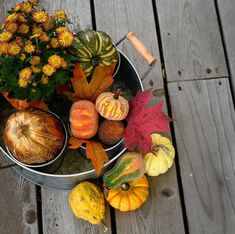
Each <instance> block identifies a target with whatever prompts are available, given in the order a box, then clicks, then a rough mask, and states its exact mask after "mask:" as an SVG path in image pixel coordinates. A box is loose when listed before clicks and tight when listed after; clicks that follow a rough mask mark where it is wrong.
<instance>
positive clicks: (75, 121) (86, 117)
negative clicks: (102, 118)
mask: <svg viewBox="0 0 235 234" xmlns="http://www.w3.org/2000/svg"><path fill="white" fill-rule="evenodd" d="M98 119H99V116H98V113H97V111H96V109H95V105H94V104H93V103H92V102H91V101H88V100H79V101H76V102H74V103H73V105H72V107H71V109H70V117H69V121H70V129H71V133H72V135H73V136H74V137H76V138H79V139H90V138H92V137H93V136H95V134H96V133H97V130H98Z"/></svg>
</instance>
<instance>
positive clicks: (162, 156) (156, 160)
mask: <svg viewBox="0 0 235 234" xmlns="http://www.w3.org/2000/svg"><path fill="white" fill-rule="evenodd" d="M151 138H152V142H153V148H152V152H149V153H147V154H146V155H145V156H144V160H145V163H146V173H147V175H149V176H158V175H159V174H163V173H165V172H166V171H167V170H168V169H169V168H170V167H171V166H172V165H173V162H174V157H175V149H174V146H173V145H172V143H171V141H170V140H169V139H168V138H167V137H163V136H161V135H160V134H157V133H153V134H152V135H151Z"/></svg>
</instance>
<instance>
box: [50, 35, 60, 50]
mask: <svg viewBox="0 0 235 234" xmlns="http://www.w3.org/2000/svg"><path fill="white" fill-rule="evenodd" d="M50 45H51V47H52V48H57V47H58V46H59V45H60V44H59V41H58V39H57V38H54V37H53V38H52V39H51V41H50Z"/></svg>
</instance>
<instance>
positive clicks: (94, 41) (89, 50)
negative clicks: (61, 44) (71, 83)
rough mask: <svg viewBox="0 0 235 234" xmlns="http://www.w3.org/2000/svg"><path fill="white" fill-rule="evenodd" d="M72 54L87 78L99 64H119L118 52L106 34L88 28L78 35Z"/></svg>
mask: <svg viewBox="0 0 235 234" xmlns="http://www.w3.org/2000/svg"><path fill="white" fill-rule="evenodd" d="M70 52H71V53H72V54H73V55H74V56H75V57H76V60H77V61H78V62H79V63H80V64H81V66H82V68H83V70H84V71H85V73H86V76H90V75H91V74H92V72H93V70H94V68H95V67H96V66H97V65H98V64H100V65H106V66H109V65H111V64H112V63H117V62H118V51H117V49H116V48H115V47H114V46H113V43H112V40H111V38H110V37H109V36H108V35H107V34H106V33H105V32H102V31H94V30H91V29H88V28H87V29H83V30H81V31H79V32H78V33H77V34H76V36H75V39H74V43H73V46H72V48H71V49H70Z"/></svg>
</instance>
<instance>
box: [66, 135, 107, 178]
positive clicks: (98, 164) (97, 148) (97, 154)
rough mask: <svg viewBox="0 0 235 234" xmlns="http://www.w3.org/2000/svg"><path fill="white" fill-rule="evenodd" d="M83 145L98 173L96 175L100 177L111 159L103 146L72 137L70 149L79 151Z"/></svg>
mask: <svg viewBox="0 0 235 234" xmlns="http://www.w3.org/2000/svg"><path fill="white" fill-rule="evenodd" d="M83 143H85V144H86V155H87V158H89V159H90V160H91V163H92V165H93V167H94V169H95V171H96V175H97V176H99V174H100V171H101V169H102V168H103V166H104V164H105V163H106V162H108V161H109V157H108V155H107V153H106V152H105V150H104V148H103V146H102V144H100V143H98V142H96V141H91V140H82V139H78V138H75V137H70V139H69V144H70V146H69V149H77V148H79V147H80V146H81V145H82V144H83Z"/></svg>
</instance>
